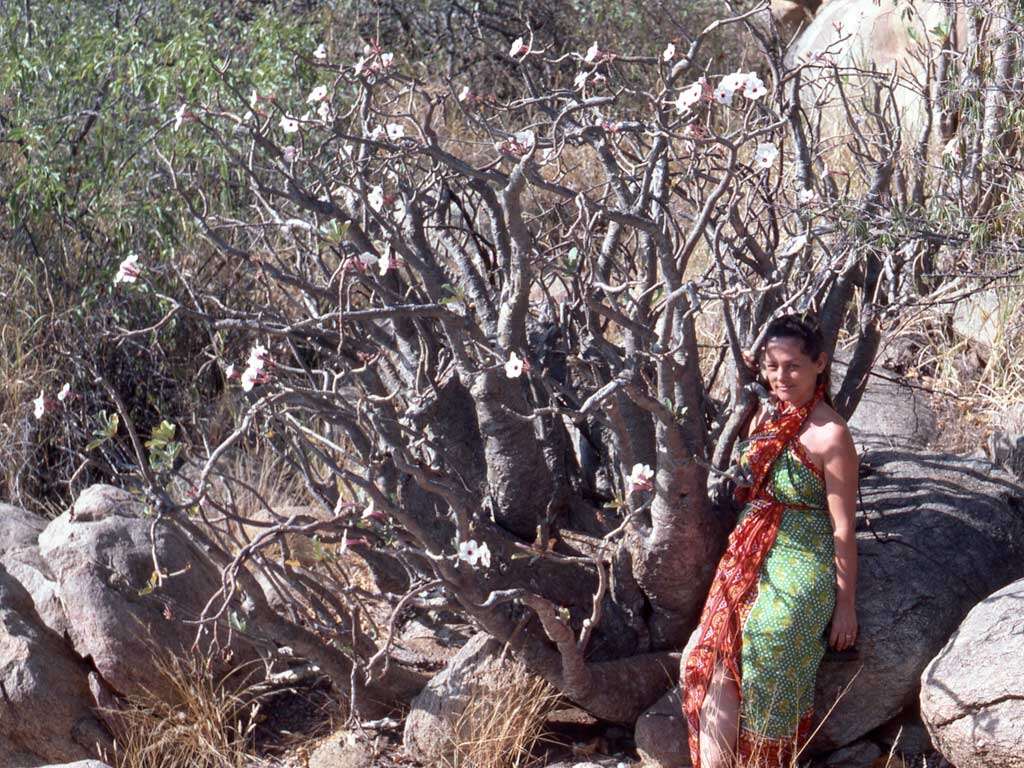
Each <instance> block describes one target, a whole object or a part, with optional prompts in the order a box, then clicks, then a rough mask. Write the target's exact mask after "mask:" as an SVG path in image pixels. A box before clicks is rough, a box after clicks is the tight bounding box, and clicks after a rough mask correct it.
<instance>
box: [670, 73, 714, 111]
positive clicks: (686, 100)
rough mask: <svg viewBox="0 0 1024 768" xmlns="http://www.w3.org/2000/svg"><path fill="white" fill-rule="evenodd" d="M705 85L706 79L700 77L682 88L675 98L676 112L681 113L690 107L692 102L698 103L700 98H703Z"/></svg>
mask: <svg viewBox="0 0 1024 768" xmlns="http://www.w3.org/2000/svg"><path fill="white" fill-rule="evenodd" d="M706 85H707V81H706V80H705V79H704V78H703V77H702V78H701V79H700V80H698V81H697V82H696V83H691V84H690V85H688V86H686V87H685V88H683V90H681V91H680V92H679V97H678V98H677V99H676V112H679V113H680V114H682V113H683V112H686V111H688V110H689V109H690V108H692V107H693V105H694V104H698V103H700V100H701V99H703V98H704V88H705V86H706Z"/></svg>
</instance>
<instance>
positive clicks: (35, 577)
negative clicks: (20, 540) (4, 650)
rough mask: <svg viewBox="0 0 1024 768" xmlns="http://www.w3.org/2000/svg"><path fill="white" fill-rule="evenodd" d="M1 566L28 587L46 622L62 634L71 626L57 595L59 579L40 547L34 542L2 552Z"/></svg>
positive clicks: (37, 610)
mask: <svg viewBox="0 0 1024 768" xmlns="http://www.w3.org/2000/svg"><path fill="white" fill-rule="evenodd" d="M0 565H2V566H3V567H4V568H5V569H6V570H7V572H8V573H9V574H11V576H13V577H14V578H15V579H17V580H18V582H19V583H20V584H21V585H22V586H23V587H24V588H25V589H26V590H28V593H29V595H31V597H32V603H33V605H34V606H35V609H36V613H38V614H39V617H40V619H42V621H43V624H45V625H46V626H47V627H49V628H50V629H52V630H53V631H54V632H56V633H57V634H58V635H60V636H61V637H63V636H64V634H65V632H66V631H67V629H68V621H67V616H66V615H65V613H64V606H62V605H61V602H60V597H59V596H58V594H57V582H56V580H55V579H54V578H53V573H51V571H50V567H49V566H48V565H47V564H46V561H45V560H43V557H42V555H41V554H40V553H39V547H38V546H37V545H36V544H35V543H33V544H27V545H25V546H21V547H17V548H15V549H11V550H8V551H7V552H5V553H4V554H2V555H0Z"/></svg>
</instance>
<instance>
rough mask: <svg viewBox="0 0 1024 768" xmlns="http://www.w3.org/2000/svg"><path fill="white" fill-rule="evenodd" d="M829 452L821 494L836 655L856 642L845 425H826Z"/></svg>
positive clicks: (852, 472) (850, 462) (853, 462)
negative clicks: (832, 580)
mask: <svg viewBox="0 0 1024 768" xmlns="http://www.w3.org/2000/svg"><path fill="white" fill-rule="evenodd" d="M829 431H830V432H833V434H831V435H829V438H830V439H829V441H828V442H829V450H827V451H826V452H825V457H824V458H825V461H824V467H823V469H824V471H825V491H826V494H827V496H828V511H829V515H830V516H831V518H832V528H833V530H834V534H833V535H834V537H835V548H836V555H835V557H836V608H835V612H834V613H833V616H832V628H831V631H830V633H829V643H830V644H831V645H832V647H833V648H835V649H836V650H837V651H842V650H845V649H847V648H849V647H850V646H852V645H853V643H854V640H856V638H857V611H856V602H857V538H856V535H855V533H854V526H855V522H854V513H855V512H856V509H857V474H858V461H857V449H856V448H855V447H854V445H853V437H852V436H851V435H850V430H849V429H848V428H847V427H846V425H845V424H842V423H841V422H840V423H836V424H833V425H830V430H829Z"/></svg>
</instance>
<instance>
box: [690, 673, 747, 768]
mask: <svg viewBox="0 0 1024 768" xmlns="http://www.w3.org/2000/svg"><path fill="white" fill-rule="evenodd" d="M739 716H740V692H739V688H738V686H737V685H736V681H735V680H734V679H733V678H732V676H731V675H729V673H728V672H727V671H726V669H725V666H724V665H722V664H718V665H716V666H715V673H714V675H712V677H711V684H710V685H709V686H708V692H707V695H706V696H705V697H704V704H703V705H702V706H701V708H700V762H701V766H702V768H730V767H731V766H732V765H733V762H734V760H735V755H736V737H737V736H738V735H739Z"/></svg>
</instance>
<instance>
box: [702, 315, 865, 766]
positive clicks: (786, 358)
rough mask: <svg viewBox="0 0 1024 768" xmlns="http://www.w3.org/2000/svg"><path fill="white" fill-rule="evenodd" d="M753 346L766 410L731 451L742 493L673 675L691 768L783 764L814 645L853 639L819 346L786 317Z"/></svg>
mask: <svg viewBox="0 0 1024 768" xmlns="http://www.w3.org/2000/svg"><path fill="white" fill-rule="evenodd" d="M764 339H765V340H764V343H763V344H762V346H761V348H760V350H759V351H758V355H757V363H758V365H759V368H760V374H761V377H762V382H761V383H762V384H763V385H764V386H765V387H766V388H767V389H768V390H769V391H770V398H769V399H767V400H766V401H765V402H764V403H762V406H761V408H760V409H759V411H758V412H757V413H756V414H755V416H754V418H753V419H752V422H751V427H750V429H749V434H748V438H747V440H746V441H744V443H743V444H742V445H741V446H740V449H739V461H740V463H741V465H743V467H744V468H745V469H746V470H747V472H745V473H744V474H745V475H746V476H747V477H748V478H749V479H750V480H751V485H749V486H747V487H742V488H740V489H739V491H738V493H737V496H738V499H739V500H740V501H741V502H743V503H744V504H745V506H744V509H743V512H742V513H741V515H740V517H739V520H738V521H737V524H736V527H735V529H734V530H733V532H732V534H730V536H729V543H728V547H727V548H726V551H725V554H724V555H723V556H722V559H721V561H720V562H719V565H718V570H717V572H716V574H715V579H714V581H713V582H712V585H711V590H710V592H709V594H708V598H707V601H706V602H705V605H704V609H703V612H702V615H701V626H700V630H699V632H700V634H699V640H698V642H697V645H696V646H695V647H694V649H693V651H692V652H691V653H690V654H689V656H688V657H687V659H686V661H685V664H684V670H683V673H684V682H685V692H684V704H683V708H684V711H685V714H686V718H687V725H688V727H689V734H690V752H691V757H692V759H693V765H694V766H695V767H696V768H701V766H704V768H717V766H725V765H731V764H732V760H733V757H734V755H736V754H738V755H739V756H740V757H741V758H743V759H744V760H750V759H752V758H753V759H756V760H757V764H758V765H760V764H767V765H771V766H777V765H782V764H784V763H787V761H788V760H789V758H790V757H791V756H792V755H793V754H794V752H795V751H797V750H799V749H800V747H801V745H802V744H803V743H804V741H805V740H806V739H807V737H808V736H809V734H810V730H811V726H812V724H813V716H814V681H815V676H816V675H817V671H818V666H819V664H820V662H821V658H822V656H823V655H824V652H825V647H826V636H827V640H828V643H829V644H830V645H832V647H833V648H835V649H836V650H845V649H848V648H850V647H851V646H852V645H853V643H854V640H855V639H856V635H857V617H856V610H855V588H856V562H857V548H856V546H857V545H856V540H855V538H854V531H853V528H854V521H853V517H854V509H855V506H856V497H857V455H856V451H855V449H854V447H853V441H852V439H851V437H850V433H849V430H848V429H847V427H846V424H845V422H843V420H842V419H841V418H840V417H839V415H838V414H837V413H836V412H835V410H834V409H833V408H832V406H831V401H830V398H829V396H828V381H829V360H828V355H827V354H826V352H825V351H824V341H823V339H822V336H821V333H820V332H819V331H818V330H817V328H816V326H814V325H813V324H812V323H810V322H808V321H806V320H804V319H802V318H798V317H796V316H786V317H782V318H779V319H777V320H775V321H773V322H772V323H771V324H770V325H769V326H768V329H767V331H766V333H765V335H764ZM787 764H788V763H787Z"/></svg>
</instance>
